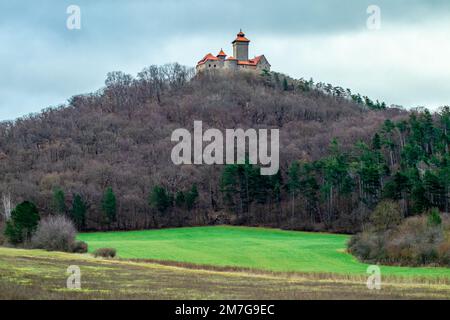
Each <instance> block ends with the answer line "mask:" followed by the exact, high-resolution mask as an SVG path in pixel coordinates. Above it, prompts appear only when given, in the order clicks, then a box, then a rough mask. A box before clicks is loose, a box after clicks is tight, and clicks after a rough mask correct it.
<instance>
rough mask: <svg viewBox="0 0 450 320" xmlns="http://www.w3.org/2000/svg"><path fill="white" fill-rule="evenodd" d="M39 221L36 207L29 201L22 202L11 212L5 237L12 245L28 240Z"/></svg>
mask: <svg viewBox="0 0 450 320" xmlns="http://www.w3.org/2000/svg"><path fill="white" fill-rule="evenodd" d="M39 219H40V218H39V211H38V209H37V207H36V205H34V203H31V202H29V201H25V202H22V203H21V204H19V205H17V206H16V208H15V209H14V210H13V211H12V212H11V218H10V219H9V220H8V221H7V223H6V228H5V236H6V237H7V238H8V240H9V242H10V243H12V244H19V243H23V242H24V241H27V240H30V239H31V236H32V234H33V232H34V231H35V230H36V228H37V225H38V222H39Z"/></svg>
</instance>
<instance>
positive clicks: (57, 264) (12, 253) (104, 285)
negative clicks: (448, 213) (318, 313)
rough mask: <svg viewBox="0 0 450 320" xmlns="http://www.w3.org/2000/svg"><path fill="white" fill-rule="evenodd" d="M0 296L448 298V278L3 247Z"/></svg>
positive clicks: (449, 289) (0, 260) (0, 269)
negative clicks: (73, 282)
mask: <svg viewBox="0 0 450 320" xmlns="http://www.w3.org/2000/svg"><path fill="white" fill-rule="evenodd" d="M70 265H77V266H79V267H80V269H81V290H69V289H67V288H66V281H67V277H68V274H67V273H66V270H67V267H68V266H70ZM0 275H1V276H0V299H422V298H427V299H448V298H449V297H450V285H449V284H448V283H440V282H434V283H431V282H430V283H423V282H415V281H398V279H396V280H394V281H386V279H383V283H382V289H381V290H379V291H378V290H368V289H367V287H366V284H365V281H366V277H365V276H339V275H333V276H330V275H329V274H327V275H325V274H318V273H305V274H287V273H271V272H261V273H253V272H230V271H226V272H225V271H215V270H202V269H187V268H181V267H174V266H166V265H161V264H155V263H144V262H135V261H124V260H106V259H96V258H94V257H92V256H90V255H78V254H68V253H58V252H45V251H41V250H21V249H11V248H1V247H0Z"/></svg>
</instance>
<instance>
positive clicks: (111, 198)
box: [102, 187, 117, 223]
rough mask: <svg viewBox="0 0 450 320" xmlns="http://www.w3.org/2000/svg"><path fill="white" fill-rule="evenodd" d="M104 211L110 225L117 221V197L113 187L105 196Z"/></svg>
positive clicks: (103, 201)
mask: <svg viewBox="0 0 450 320" xmlns="http://www.w3.org/2000/svg"><path fill="white" fill-rule="evenodd" d="M102 210H103V213H104V214H105V216H106V218H107V219H108V222H109V223H112V222H114V221H116V214H117V206H116V195H115V194H114V192H113V189H112V188H111V187H109V188H107V189H106V191H105V193H104V195H103V200H102Z"/></svg>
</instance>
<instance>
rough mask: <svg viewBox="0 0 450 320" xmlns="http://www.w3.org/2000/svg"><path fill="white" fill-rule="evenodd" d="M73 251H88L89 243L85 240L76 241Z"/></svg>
mask: <svg viewBox="0 0 450 320" xmlns="http://www.w3.org/2000/svg"><path fill="white" fill-rule="evenodd" d="M72 252H73V253H86V252H88V244H87V243H86V242H84V241H79V240H78V241H75V243H74V244H73V246H72Z"/></svg>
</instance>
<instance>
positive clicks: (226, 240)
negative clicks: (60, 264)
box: [79, 226, 450, 279]
mask: <svg viewBox="0 0 450 320" xmlns="http://www.w3.org/2000/svg"><path fill="white" fill-rule="evenodd" d="M79 239H80V240H83V241H86V242H87V243H88V244H89V249H90V251H93V250H95V249H97V248H103V247H112V248H115V249H117V253H118V257H119V258H124V259H151V260H161V261H173V262H183V263H192V264H198V265H209V266H218V267H237V268H250V269H259V270H265V271H277V272H299V273H305V272H306V273H334V274H341V275H366V270H367V266H368V265H367V264H363V263H360V262H358V261H357V260H356V259H355V258H354V257H353V256H352V255H350V254H348V253H346V252H345V248H346V242H347V241H348V239H349V237H348V236H345V235H335V234H323V233H306V232H295V231H282V230H274V229H263V228H247V227H228V226H221V227H198V228H180V229H165V230H148V231H131V232H106V233H85V234H81V235H80V236H79ZM381 271H382V275H383V276H410V277H415V278H417V277H443V278H449V279H450V268H432V267H430V268H409V267H394V266H382V267H381Z"/></svg>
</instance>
